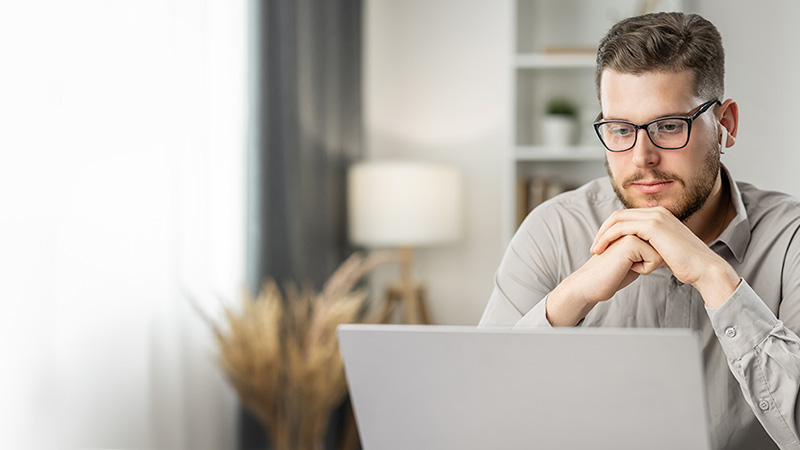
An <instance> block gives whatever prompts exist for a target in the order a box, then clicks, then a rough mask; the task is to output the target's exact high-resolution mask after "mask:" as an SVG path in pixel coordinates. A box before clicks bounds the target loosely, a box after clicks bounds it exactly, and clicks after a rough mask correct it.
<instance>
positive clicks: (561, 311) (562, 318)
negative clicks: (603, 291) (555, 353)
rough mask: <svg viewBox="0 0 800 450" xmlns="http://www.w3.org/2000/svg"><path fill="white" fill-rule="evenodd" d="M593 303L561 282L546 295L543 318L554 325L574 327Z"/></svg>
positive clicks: (592, 306) (590, 308)
mask: <svg viewBox="0 0 800 450" xmlns="http://www.w3.org/2000/svg"><path fill="white" fill-rule="evenodd" d="M565 281H566V280H565ZM595 305H596V303H594V302H590V301H586V300H584V299H582V298H581V296H579V295H576V293H575V292H572V290H571V289H570V288H569V285H568V283H564V282H562V283H561V284H559V285H558V286H556V288H555V289H553V291H552V292H551V293H550V295H548V296H547V301H546V303H545V318H546V319H547V321H548V322H550V325H552V326H554V327H574V326H575V325H577V324H578V323H579V322H580V321H581V319H583V318H584V317H586V314H588V313H589V311H591V310H592V308H594V306H595Z"/></svg>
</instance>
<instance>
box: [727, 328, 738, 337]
mask: <svg viewBox="0 0 800 450" xmlns="http://www.w3.org/2000/svg"><path fill="white" fill-rule="evenodd" d="M725 336H728V337H729V338H734V337H736V327H728V328H726V329H725Z"/></svg>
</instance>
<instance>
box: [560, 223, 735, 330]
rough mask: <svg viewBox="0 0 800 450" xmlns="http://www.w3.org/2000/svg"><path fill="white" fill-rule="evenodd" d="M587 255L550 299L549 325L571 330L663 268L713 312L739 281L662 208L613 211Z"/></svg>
mask: <svg viewBox="0 0 800 450" xmlns="http://www.w3.org/2000/svg"><path fill="white" fill-rule="evenodd" d="M591 252H592V257H591V258H590V259H589V261H587V262H586V264H584V265H583V266H582V267H581V268H579V269H578V270H576V271H575V272H574V273H573V274H572V275H570V276H568V277H567V278H565V279H564V280H563V281H562V282H561V283H560V284H559V285H558V286H557V287H556V288H555V289H554V290H553V292H551V293H550V295H549V296H548V300H547V305H546V314H547V318H548V320H549V321H550V323H551V324H553V325H567V326H572V325H575V324H576V323H577V322H578V321H580V320H581V319H582V318H583V317H585V315H586V314H587V313H588V312H589V311H590V310H591V309H592V308H593V307H594V305H595V304H597V303H598V302H601V301H605V300H608V299H610V298H611V297H613V296H614V294H615V293H616V292H617V291H619V290H620V289H622V288H624V287H625V286H628V285H629V284H630V283H632V282H633V281H634V280H635V279H636V278H638V277H639V276H641V275H647V274H650V273H652V272H653V271H654V270H656V269H659V268H662V267H668V268H669V269H670V271H671V272H672V274H673V275H674V276H675V277H676V278H677V279H678V280H679V281H681V282H682V283H685V284H691V285H692V286H694V287H695V288H696V289H697V290H698V291H699V292H700V295H701V296H702V297H703V299H704V301H705V302H706V305H708V306H709V307H712V308H716V307H719V306H721V305H722V304H723V303H724V302H725V300H727V299H728V298H729V297H730V296H731V294H733V292H734V291H735V290H736V287H737V286H738V283H739V281H740V278H739V276H738V274H736V271H735V270H734V269H733V267H731V266H730V264H728V263H727V262H726V261H725V260H724V259H722V258H721V257H720V256H719V255H717V254H716V253H714V252H713V251H712V250H711V249H710V248H709V247H708V246H707V245H706V244H705V243H704V242H703V241H702V240H700V238H698V237H697V236H696V235H695V234H694V233H693V232H692V231H691V230H690V229H689V228H687V227H686V225H684V224H683V223H682V222H681V221H679V220H678V219H677V218H676V217H675V216H674V215H673V214H672V213H671V212H669V211H668V210H667V209H665V208H663V207H655V208H636V209H625V210H619V211H615V212H614V213H612V214H611V216H609V218H608V219H606V221H605V222H604V223H603V225H602V226H601V227H600V229H599V230H598V232H597V234H596V235H595V239H594V243H593V244H592V248H591Z"/></svg>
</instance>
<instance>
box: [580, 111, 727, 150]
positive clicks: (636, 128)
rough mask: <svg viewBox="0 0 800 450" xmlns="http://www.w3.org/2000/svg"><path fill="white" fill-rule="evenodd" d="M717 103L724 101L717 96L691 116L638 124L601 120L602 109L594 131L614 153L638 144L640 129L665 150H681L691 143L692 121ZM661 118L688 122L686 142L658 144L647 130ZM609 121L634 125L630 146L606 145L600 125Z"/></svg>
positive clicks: (604, 145)
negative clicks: (676, 144) (613, 148)
mask: <svg viewBox="0 0 800 450" xmlns="http://www.w3.org/2000/svg"><path fill="white" fill-rule="evenodd" d="M715 103H716V104H717V105H719V106H722V102H720V101H719V99H716V98H715V99H713V100H709V101H707V102H705V103H703V104H702V105H700V106H699V108H700V109H698V110H697V112H696V113H694V114H692V115H691V116H689V117H659V118H658V119H655V120H651V121H650V122H647V123H644V124H641V125H637V124H635V123H633V122H628V121H626V120H602V121H600V118H601V117H603V112H602V111H600V114H598V115H597V118H596V119H595V121H594V123H593V125H594V132H595V133H597V137H598V138H599V139H600V142H602V143H603V147H605V148H606V150H608V151H610V152H614V153H619V152H627V151H628V150H630V149H632V148H633V147H635V146H636V142H638V139H639V130H644V131H645V134H646V135H647V137H648V138H649V139H650V142H652V143H653V145H655V146H656V147H658V148H662V149H664V150H679V149H682V148H684V147H686V146H687V145H688V144H689V138H690V137H691V136H692V122H694V120H695V119H697V118H698V117H700V115H701V114H703V113H704V112H706V111H707V110H708V109H709V108H710V107H711V106H712V105H714V104H715ZM661 120H682V121H684V122H686V125H687V126H688V128H687V129H686V142H684V143H683V145H681V146H678V147H664V146H661V145H658V144H656V143H655V141H653V136H651V135H650V133H649V132H647V128H648V127H649V126H650V125H652V124H654V123H656V122H659V121H661ZM607 123H624V124H626V125H630V126H632V127H633V144H631V146H630V147H628V148H626V149H624V150H611V149H610V148H608V145H606V141H604V140H603V136H602V134H601V133H600V127H601V126H603V125H605V124H607Z"/></svg>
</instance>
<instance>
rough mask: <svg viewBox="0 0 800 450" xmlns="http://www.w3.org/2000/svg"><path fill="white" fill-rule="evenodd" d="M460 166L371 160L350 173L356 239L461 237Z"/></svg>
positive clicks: (386, 242)
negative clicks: (458, 168) (458, 167)
mask: <svg viewBox="0 0 800 450" xmlns="http://www.w3.org/2000/svg"><path fill="white" fill-rule="evenodd" d="M462 184H463V182H462V179H461V174H460V173H459V171H458V170H456V169H455V168H453V167H450V166H447V165H443V164H432V163H420V162H388V161H386V162H365V163H359V164H355V165H354V166H353V167H352V168H351V169H350V173H349V176H348V202H349V226H350V239H351V240H352V242H354V243H356V244H359V245H364V246H367V247H405V246H408V247H420V246H429V245H434V244H441V243H446V242H448V241H453V240H455V239H458V237H459V236H460V234H461V222H462Z"/></svg>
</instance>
